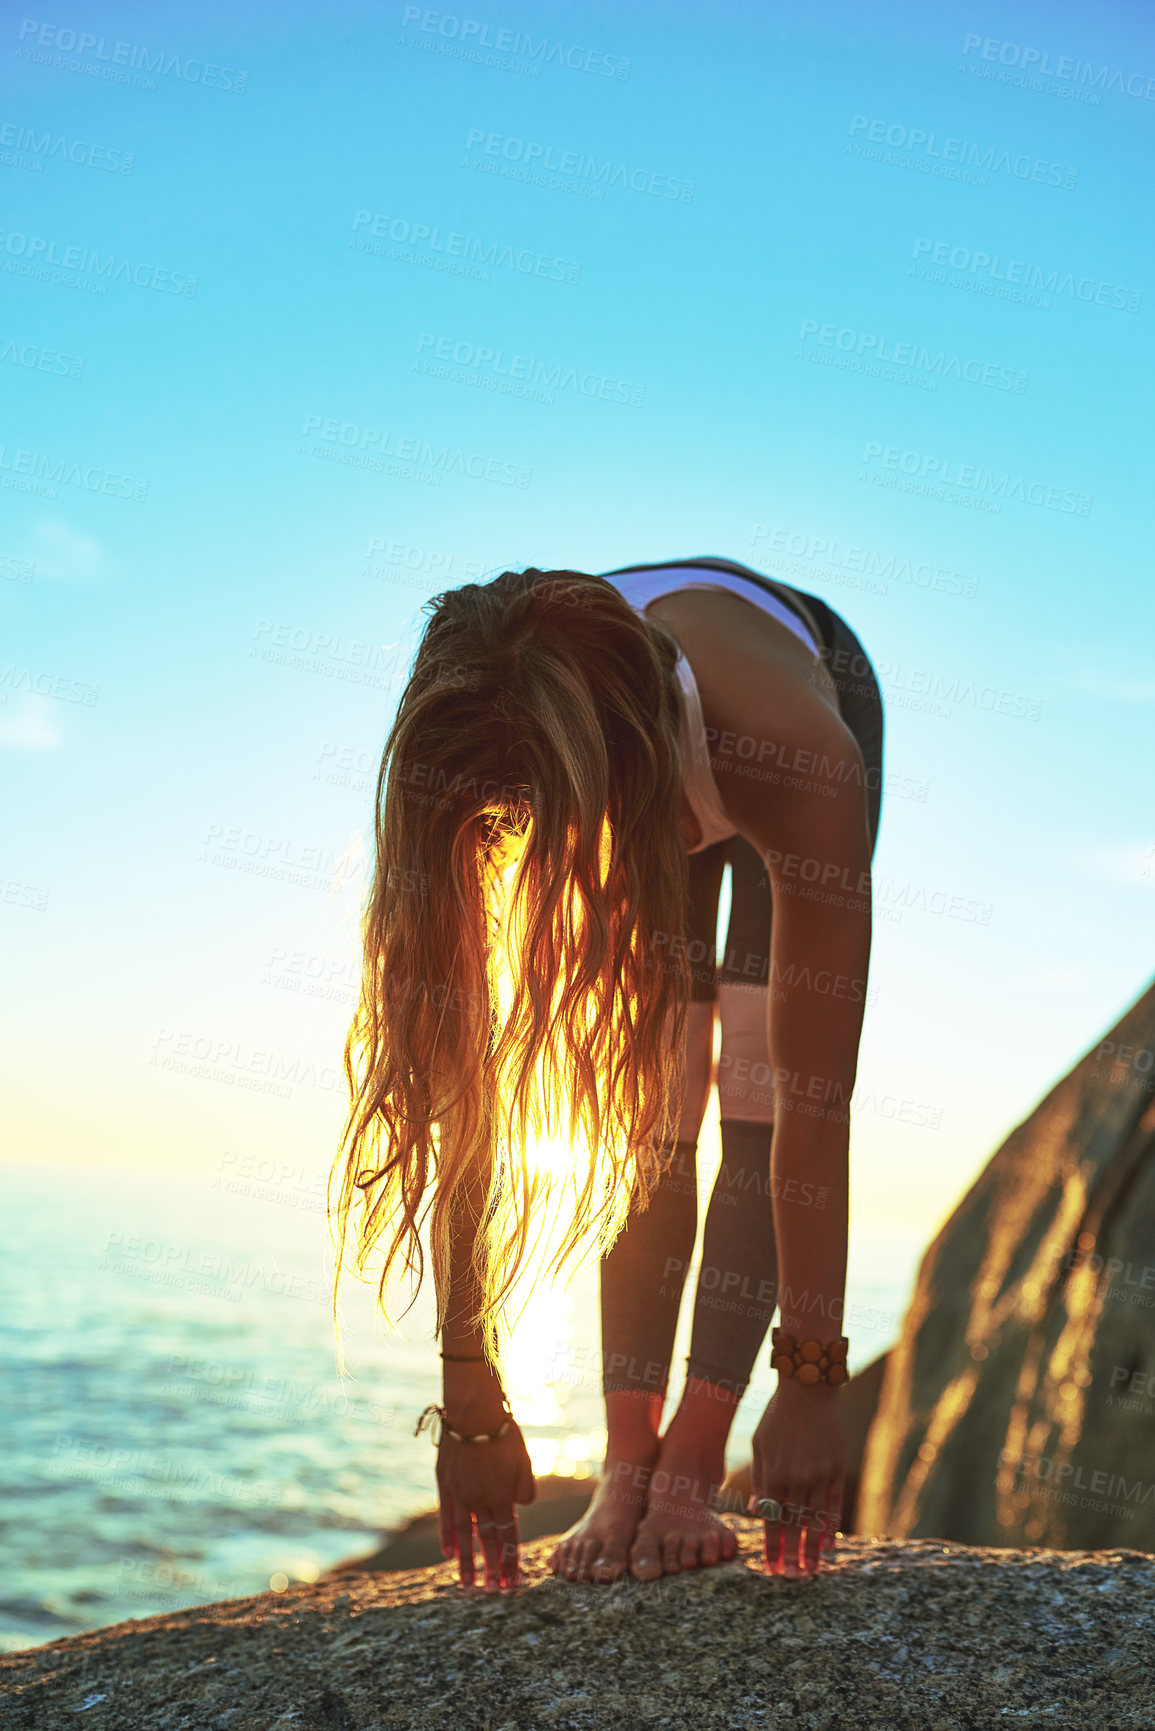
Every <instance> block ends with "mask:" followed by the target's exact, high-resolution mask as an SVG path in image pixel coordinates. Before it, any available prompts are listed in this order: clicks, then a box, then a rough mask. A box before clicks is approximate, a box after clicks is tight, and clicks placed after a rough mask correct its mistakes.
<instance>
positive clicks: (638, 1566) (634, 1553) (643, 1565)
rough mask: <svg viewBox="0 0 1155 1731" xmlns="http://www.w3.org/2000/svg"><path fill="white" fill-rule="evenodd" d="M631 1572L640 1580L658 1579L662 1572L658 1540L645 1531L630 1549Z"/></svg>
mask: <svg viewBox="0 0 1155 1731" xmlns="http://www.w3.org/2000/svg"><path fill="white" fill-rule="evenodd" d="M630 1572H631V1573H632V1574H633V1576H634V1578H635V1579H636V1580H639V1581H656V1580H657V1578H658V1576H659V1575H660V1574H661V1573H662V1559H661V1557H660V1556H659V1554H658V1541H657V1540H656V1539H655V1538H652V1537H651V1536H650V1535H649V1534H648V1533H645V1534H643V1535H642V1536H641V1538H639V1539H638V1540H637V1542H636V1544H635V1545H634V1546H633V1547H632V1549H631V1551H630Z"/></svg>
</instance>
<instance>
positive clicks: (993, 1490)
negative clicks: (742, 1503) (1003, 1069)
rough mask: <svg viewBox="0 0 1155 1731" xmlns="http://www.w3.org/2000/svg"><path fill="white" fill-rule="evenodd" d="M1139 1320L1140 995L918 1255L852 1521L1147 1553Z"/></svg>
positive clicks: (1154, 1109) (1144, 1157)
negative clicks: (908, 1303) (1117, 1547)
mask: <svg viewBox="0 0 1155 1731" xmlns="http://www.w3.org/2000/svg"><path fill="white" fill-rule="evenodd" d="M1153 1325H1155V987H1152V988H1150V989H1149V990H1148V991H1147V992H1146V993H1145V994H1144V995H1143V997H1141V998H1140V999H1139V1000H1138V1002H1137V1003H1136V1004H1134V1005H1133V1006H1132V1008H1131V1009H1130V1010H1128V1012H1127V1013H1126V1015H1125V1016H1124V1017H1123V1018H1122V1020H1121V1021H1120V1022H1119V1023H1118V1024H1117V1026H1116V1027H1114V1028H1112V1029H1111V1030H1110V1032H1109V1033H1108V1034H1106V1035H1105V1036H1104V1038H1103V1040H1102V1041H1101V1042H1099V1044H1098V1045H1097V1046H1096V1047H1094V1048H1093V1049H1092V1050H1091V1051H1090V1052H1088V1053H1087V1054H1086V1056H1085V1057H1083V1058H1082V1059H1081V1060H1080V1061H1079V1063H1077V1064H1076V1065H1075V1067H1074V1069H1072V1070H1071V1071H1070V1072H1069V1074H1068V1075H1066V1076H1065V1077H1064V1078H1063V1079H1062V1081H1060V1082H1059V1083H1058V1084H1057V1085H1056V1087H1054V1088H1053V1089H1052V1090H1051V1092H1050V1093H1049V1094H1048V1095H1047V1096H1046V1098H1045V1099H1044V1100H1043V1101H1042V1103H1041V1104H1040V1105H1039V1106H1038V1107H1037V1108H1036V1110H1035V1111H1034V1112H1033V1113H1032V1114H1031V1116H1030V1117H1029V1118H1028V1119H1027V1120H1026V1121H1025V1122H1024V1123H1023V1124H1020V1125H1019V1127H1018V1128H1017V1129H1016V1130H1014V1131H1013V1132H1012V1134H1011V1135H1010V1136H1009V1137H1008V1138H1007V1140H1006V1141H1005V1142H1004V1144H1003V1146H1002V1147H1001V1148H1000V1149H999V1150H998V1152H997V1153H996V1154H995V1155H994V1156H993V1158H992V1159H991V1161H990V1162H989V1164H988V1165H987V1167H986V1169H985V1170H984V1171H983V1173H982V1174H981V1176H980V1177H979V1178H978V1180H977V1181H976V1183H975V1184H974V1185H973V1186H972V1188H971V1190H970V1191H969V1192H968V1194H967V1195H966V1196H965V1197H964V1198H963V1200H962V1202H961V1203H960V1204H959V1206H958V1207H957V1208H956V1210H955V1212H954V1213H953V1215H952V1216H951V1217H950V1219H949V1220H948V1221H947V1223H946V1225H945V1226H944V1227H943V1229H942V1231H941V1232H940V1233H939V1234H938V1237H937V1238H936V1239H935V1241H934V1243H933V1244H932V1245H931V1246H930V1249H929V1250H928V1251H927V1252H926V1255H925V1256H924V1258H923V1261H922V1266H921V1268H920V1271H919V1277H918V1282H917V1285H916V1288H915V1294H914V1298H913V1301H912V1303H911V1306H910V1309H909V1311H908V1313H907V1316H906V1320H905V1323H904V1326H903V1331H902V1336H901V1339H900V1340H899V1342H898V1344H897V1345H896V1346H895V1347H894V1348H893V1349H892V1350H891V1352H890V1354H889V1358H888V1363H887V1368H886V1375H885V1378H884V1381H883V1387H882V1393H881V1397H880V1401H879V1409H878V1414H877V1417H876V1419H875V1422H874V1425H873V1427H872V1429H871V1432H870V1437H869V1441H868V1444H867V1449H866V1458H865V1461H864V1464H863V1473H862V1484H861V1488H860V1494H859V1502H858V1510H857V1523H856V1524H857V1526H858V1528H859V1530H860V1531H863V1532H871V1533H888V1534H891V1535H893V1536H897V1537H913V1536H917V1535H920V1534H931V1533H933V1534H935V1535H937V1536H940V1537H943V1538H946V1539H948V1540H959V1541H962V1542H964V1543H967V1544H976V1545H1015V1544H1040V1545H1048V1546H1053V1547H1067V1546H1071V1547H1076V1546H1084V1547H1089V1546H1104V1545H1121V1546H1127V1547H1138V1548H1139V1549H1141V1550H1145V1551H1155V1449H1153V1448H1152V1446H1151V1439H1152V1434H1153V1429H1152V1423H1151V1420H1152V1418H1155V1326H1153ZM1152 1722H1153V1723H1155V1712H1153V1714H1152Z"/></svg>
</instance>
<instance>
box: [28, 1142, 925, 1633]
mask: <svg viewBox="0 0 1155 1731" xmlns="http://www.w3.org/2000/svg"><path fill="white" fill-rule="evenodd" d="M711 1177H712V1174H711V1173H710V1172H709V1170H708V1169H706V1170H704V1172H703V1175H702V1180H701V1182H702V1184H703V1187H705V1186H706V1185H707V1184H708V1183H709V1181H710V1179H711ZM0 1188H2V1192H3V1198H4V1206H3V1209H2V1210H0V1221H2V1224H0V1288H2V1290H3V1299H2V1302H0V1366H2V1370H0V1375H2V1382H3V1387H2V1394H0V1407H2V1415H3V1416H2V1426H3V1451H2V1464H0V1523H2V1529H3V1535H4V1573H3V1581H2V1584H0V1647H4V1648H7V1649H11V1648H16V1647H23V1646H27V1645H32V1644H36V1643H38V1642H41V1641H46V1640H52V1639H55V1638H57V1637H59V1636H62V1635H69V1634H75V1633H79V1632H80V1631H82V1630H84V1629H89V1628H94V1627H97V1626H99V1625H102V1624H106V1623H111V1622H117V1621H120V1620H121V1619H123V1618H127V1617H143V1616H151V1615H153V1614H155V1613H157V1612H163V1611H169V1610H173V1609H176V1608H179V1607H183V1606H188V1605H194V1604H198V1603H208V1602H211V1601H212V1600H216V1599H223V1598H232V1597H237V1596H240V1595H244V1594H250V1593H255V1592H262V1591H274V1592H275V1591H279V1590H283V1589H284V1587H285V1586H286V1585H287V1584H288V1583H290V1582H293V1581H298V1580H304V1581H309V1580H314V1579H316V1577H317V1576H318V1575H319V1574H320V1573H321V1572H323V1571H324V1570H325V1569H326V1568H328V1567H330V1566H331V1565H332V1564H334V1563H336V1562H339V1561H342V1560H344V1559H346V1558H349V1557H353V1556H356V1555H358V1554H360V1553H363V1552H366V1551H368V1550H371V1549H373V1548H375V1547H376V1545H377V1544H378V1543H379V1541H380V1537H381V1534H382V1532H384V1531H388V1530H390V1529H392V1528H395V1527H397V1526H398V1525H400V1524H401V1523H403V1522H404V1521H405V1520H406V1519H407V1518H408V1517H409V1516H410V1515H412V1514H414V1513H416V1512H418V1511H419V1510H422V1509H425V1508H428V1507H430V1506H431V1505H432V1503H433V1501H434V1484H433V1458H434V1456H433V1449H432V1447H431V1445H430V1442H429V1439H428V1433H425V1434H423V1435H422V1436H421V1437H420V1438H415V1437H414V1435H413V1429H414V1424H415V1422H416V1418H417V1415H418V1413H419V1412H420V1411H421V1409H422V1408H423V1407H424V1406H425V1405H426V1404H427V1403H428V1402H430V1401H432V1400H436V1399H437V1398H438V1396H439V1362H438V1359H437V1354H436V1348H435V1345H434V1343H433V1331H432V1310H431V1303H430V1299H429V1296H428V1294H427V1293H424V1292H423V1293H422V1294H421V1296H420V1298H419V1300H418V1302H417V1304H416V1305H415V1306H414V1307H413V1308H412V1309H411V1310H410V1311H409V1313H408V1314H407V1316H406V1317H405V1318H404V1319H403V1321H402V1323H401V1328H402V1334H401V1335H400V1336H399V1335H397V1334H390V1333H388V1332H387V1331H386V1330H385V1328H384V1325H383V1324H382V1323H381V1321H380V1319H379V1318H378V1316H377V1314H376V1311H375V1308H374V1305H373V1301H372V1292H371V1290H370V1289H369V1288H368V1287H367V1286H365V1285H362V1284H359V1283H357V1282H354V1281H350V1282H348V1285H347V1287H346V1288H345V1297H344V1298H343V1300H342V1324H341V1334H342V1343H343V1347H344V1352H345V1375H344V1377H342V1376H341V1375H340V1374H339V1372H338V1365H337V1358H336V1349H335V1342H334V1330H333V1322H332V1315H331V1310H330V1269H331V1266H332V1263H331V1250H330V1247H329V1239H328V1229H327V1225H326V1222H325V1217H324V1203H323V1183H322V1180H321V1177H320V1175H319V1174H305V1173H303V1172H293V1171H289V1170H286V1169H281V1170H274V1169H273V1168H272V1167H271V1166H269V1167H267V1168H265V1167H258V1166H254V1167H253V1168H252V1169H251V1170H249V1171H248V1173H247V1174H246V1173H241V1172H239V1171H238V1170H236V1169H231V1170H230V1169H229V1167H228V1165H227V1164H225V1165H224V1166H223V1168H222V1169H221V1170H217V1171H214V1172H211V1173H208V1174H206V1175H205V1176H203V1177H198V1176H190V1175H183V1176H173V1177H160V1176H158V1175H156V1174H152V1173H148V1174H137V1173H124V1172H109V1171H95V1170H92V1169H71V1170H63V1171H62V1170H57V1169H52V1170H47V1169H44V1170H33V1169H31V1168H28V1167H17V1168H8V1169H7V1170H5V1171H4V1172H3V1173H2V1174H0ZM916 1251H917V1247H916V1246H913V1245H910V1244H909V1243H902V1244H892V1245H887V1244H882V1243H878V1242H873V1243H869V1244H859V1245H858V1246H857V1248H856V1251H855V1255H854V1258H853V1260H852V1272H851V1280H850V1286H849V1290H848V1311H847V1314H848V1325H847V1329H846V1332H847V1333H848V1334H849V1335H850V1338H851V1366H852V1368H857V1367H858V1366H860V1365H861V1364H863V1363H865V1362H867V1361H868V1360H869V1359H871V1358H873V1357H874V1356H875V1354H876V1353H877V1352H879V1351H881V1350H883V1349H884V1348H885V1347H886V1346H887V1345H889V1343H890V1340H891V1339H892V1338H893V1336H894V1334H895V1333H896V1332H897V1326H898V1321H899V1318H900V1316H901V1311H902V1308H903V1306H904V1304H905V1301H906V1296H907V1291H908V1289H909V1283H910V1276H911V1273H912V1271H913V1267H914V1260H915V1255H916ZM597 1314H598V1312H597V1275H596V1270H595V1269H593V1268H586V1269H584V1270H582V1271H580V1272H579V1274H578V1275H577V1277H576V1278H575V1279H574V1280H573V1281H572V1282H571V1283H570V1284H569V1285H568V1286H567V1287H565V1288H553V1289H546V1290H544V1291H543V1292H541V1293H540V1295H535V1297H534V1300H533V1302H532V1304H531V1305H530V1307H529V1308H528V1309H527V1311H526V1313H525V1315H524V1316H523V1317H522V1319H521V1320H520V1322H519V1323H518V1326H517V1328H516V1330H515V1332H514V1335H513V1337H512V1340H511V1341H510V1344H509V1346H508V1348H507V1351H506V1355H505V1360H504V1363H505V1372H506V1386H507V1388H508V1390H509V1393H510V1397H511V1401H512V1404H513V1407H514V1411H515V1412H516V1413H517V1416H518V1419H519V1421H520V1423H521V1424H522V1428H523V1430H524V1432H525V1435H526V1439H527V1443H528V1445H529V1448H530V1452H531V1455H532V1457H533V1460H534V1465H535V1469H536V1470H537V1471H538V1472H539V1473H540V1472H555V1473H559V1472H560V1473H563V1474H565V1473H572V1474H576V1475H582V1474H587V1473H590V1472H593V1471H595V1470H596V1467H597V1464H598V1462H599V1460H600V1458H601V1451H602V1448H603V1446H604V1440H605V1433H604V1429H603V1428H602V1425H603V1416H604V1415H603V1410H602V1406H601V1401H600V1395H599V1388H598V1376H597V1370H598V1354H599V1339H598V1322H597ZM688 1326H689V1305H688V1303H687V1304H686V1305H684V1306H683V1319H682V1327H681V1331H680V1337H679V1344H678V1353H679V1355H681V1354H684V1352H685V1351H686V1349H687V1346H688ZM766 1356H767V1355H766V1354H765V1353H763V1355H762V1357H763V1358H765V1357H766ZM678 1362H680V1357H679V1360H678ZM772 1382H773V1378H772V1376H771V1374H770V1373H769V1371H767V1370H765V1369H761V1370H760V1371H759V1372H757V1373H756V1380H755V1383H754V1385H753V1386H752V1388H751V1390H750V1392H749V1393H748V1395H747V1397H746V1399H745V1401H744V1402H743V1405H742V1409H741V1411H740V1413H739V1415H738V1420H737V1422H736V1424H735V1428H734V1433H733V1436H732V1439H731V1448H730V1459H731V1463H732V1464H735V1463H737V1462H738V1461H740V1460H741V1459H743V1458H746V1455H747V1453H748V1450H747V1446H746V1445H747V1443H748V1439H749V1436H750V1433H751V1432H752V1431H753V1429H754V1427H755V1425H756V1424H757V1422H758V1419H759V1417H760V1414H761V1411H762V1408H763V1406H764V1405H765V1401H766V1399H767V1398H768V1397H769V1394H770V1393H771V1392H772V1386H771V1385H772Z"/></svg>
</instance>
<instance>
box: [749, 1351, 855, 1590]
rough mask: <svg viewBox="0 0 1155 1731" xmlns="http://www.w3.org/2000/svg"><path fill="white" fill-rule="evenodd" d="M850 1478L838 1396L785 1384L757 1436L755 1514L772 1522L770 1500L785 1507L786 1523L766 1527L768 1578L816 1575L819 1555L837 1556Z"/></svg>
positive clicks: (825, 1387)
mask: <svg viewBox="0 0 1155 1731" xmlns="http://www.w3.org/2000/svg"><path fill="white" fill-rule="evenodd" d="M845 1475H846V1443H845V1440H844V1438H843V1433H842V1409H841V1404H840V1400H839V1390H838V1389H837V1388H831V1387H830V1386H829V1384H827V1383H815V1384H813V1385H810V1386H807V1385H806V1384H804V1383H796V1382H795V1381H794V1379H793V1378H792V1377H788V1378H783V1379H782V1381H780V1382H779V1384H778V1389H777V1392H776V1393H775V1395H774V1396H773V1398H772V1399H771V1401H770V1404H769V1406H768V1407H767V1408H766V1411H765V1412H764V1413H763V1415H762V1421H761V1423H760V1424H759V1426H758V1429H757V1430H756V1431H755V1432H754V1473H753V1494H752V1496H751V1498H750V1513H751V1514H755V1515H756V1514H763V1515H764V1518H765V1514H764V1511H763V1510H762V1509H761V1508H760V1507H759V1504H760V1503H761V1502H762V1501H763V1499H764V1498H771V1499H772V1500H773V1501H774V1502H776V1503H780V1504H782V1505H783V1508H782V1511H781V1514H780V1516H779V1518H777V1519H766V1526H765V1556H766V1569H767V1572H768V1573H769V1574H772V1575H773V1574H777V1573H778V1572H779V1571H781V1573H782V1574H784V1575H786V1576H788V1577H790V1578H791V1579H792V1580H794V1579H797V1578H798V1576H799V1575H800V1574H801V1573H802V1572H803V1571H805V1572H807V1573H810V1574H814V1573H816V1572H817V1569H818V1563H819V1553H820V1551H821V1550H822V1549H823V1548H826V1549H828V1550H829V1549H831V1548H833V1545H834V1535H835V1533H836V1532H837V1531H838V1523H839V1521H840V1520H841V1518H842V1487H843V1482H844V1479H845Z"/></svg>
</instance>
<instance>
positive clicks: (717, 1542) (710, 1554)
mask: <svg viewBox="0 0 1155 1731" xmlns="http://www.w3.org/2000/svg"><path fill="white" fill-rule="evenodd" d="M721 1554H722V1535H721V1534H720V1533H716V1532H710V1533H707V1534H706V1536H705V1538H704V1539H703V1540H702V1567H703V1568H706V1569H708V1568H710V1567H711V1566H712V1565H713V1564H714V1563H716V1562H717V1561H718V1558H719V1557H720V1556H721Z"/></svg>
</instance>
